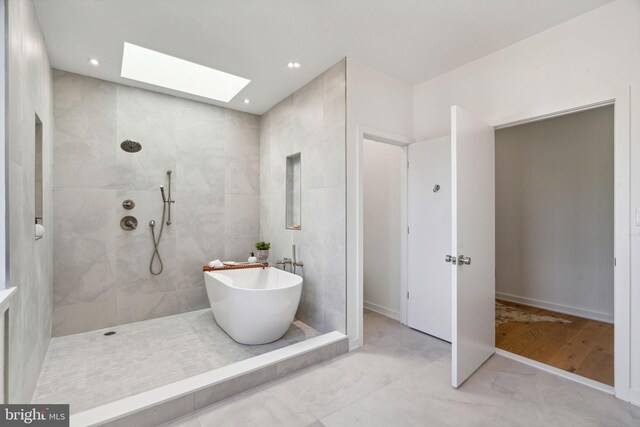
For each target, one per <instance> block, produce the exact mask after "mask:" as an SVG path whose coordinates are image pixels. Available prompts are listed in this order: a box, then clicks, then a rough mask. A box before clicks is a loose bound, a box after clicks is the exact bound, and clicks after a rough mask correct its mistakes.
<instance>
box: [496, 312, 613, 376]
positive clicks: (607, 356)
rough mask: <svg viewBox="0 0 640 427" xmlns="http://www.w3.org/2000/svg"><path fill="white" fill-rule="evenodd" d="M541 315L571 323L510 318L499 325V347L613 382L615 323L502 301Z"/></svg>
mask: <svg viewBox="0 0 640 427" xmlns="http://www.w3.org/2000/svg"><path fill="white" fill-rule="evenodd" d="M500 302H501V303H503V304H506V305H511V306H516V307H519V308H520V309H522V310H525V311H527V312H529V313H532V314H536V315H540V316H555V317H560V318H563V319H568V320H570V321H571V323H553V322H537V323H536V322H534V323H522V322H508V323H503V324H502V325H500V326H498V327H496V347H498V348H501V349H503V350H506V351H509V352H511V353H515V354H519V355H520V356H524V357H527V358H529V359H533V360H536V361H538V362H541V363H544V364H547V365H551V366H555V367H556V368H560V369H563V370H565V371H568V372H572V373H574V374H577V375H581V376H583V377H586V378H590V379H592V380H595V381H599V382H601V383H604V384H608V385H613V324H610V323H605V322H598V321H595V320H590V319H584V318H582V317H576V316H569V315H567V314H562V313H556V312H554V311H549V310H543V309H541V308H535V307H529V306H526V305H522V304H514V303H511V302H507V301H500Z"/></svg>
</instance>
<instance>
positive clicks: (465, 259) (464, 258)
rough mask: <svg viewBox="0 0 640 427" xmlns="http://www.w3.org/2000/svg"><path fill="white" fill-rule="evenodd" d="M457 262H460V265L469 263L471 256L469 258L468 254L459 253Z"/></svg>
mask: <svg viewBox="0 0 640 427" xmlns="http://www.w3.org/2000/svg"><path fill="white" fill-rule="evenodd" d="M458 264H460V265H470V264H471V258H469V257H468V256H464V255H460V256H459V257H458Z"/></svg>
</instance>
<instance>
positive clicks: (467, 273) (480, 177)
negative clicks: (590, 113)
mask: <svg viewBox="0 0 640 427" xmlns="http://www.w3.org/2000/svg"><path fill="white" fill-rule="evenodd" d="M451 200H452V205H451V208H452V224H451V225H452V236H451V237H452V245H451V247H452V253H451V254H448V255H446V257H445V261H446V262H450V263H451V264H452V266H451V267H452V269H453V274H452V282H453V295H452V306H453V311H452V337H451V338H452V339H451V348H452V375H451V382H452V385H453V386H454V387H458V386H460V385H461V384H462V383H463V382H464V381H465V380H466V379H467V378H469V377H470V376H471V375H472V374H473V373H474V372H475V371H476V369H478V368H479V367H480V366H481V365H482V364H483V363H484V362H485V361H486V360H487V359H488V358H489V357H490V356H491V355H492V354H493V353H494V350H495V141H494V131H493V127H492V126H490V125H488V124H486V123H485V122H483V121H482V120H480V119H478V118H477V117H475V116H474V115H472V114H470V113H469V112H467V111H465V110H463V109H462V108H460V107H458V106H453V107H451Z"/></svg>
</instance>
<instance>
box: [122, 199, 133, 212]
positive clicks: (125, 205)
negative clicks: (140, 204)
mask: <svg viewBox="0 0 640 427" xmlns="http://www.w3.org/2000/svg"><path fill="white" fill-rule="evenodd" d="M122 207H123V208H125V209H126V210H128V211H129V210H131V209H133V208H135V207H136V202H134V201H133V200H131V199H127V200H125V201H124V202H122Z"/></svg>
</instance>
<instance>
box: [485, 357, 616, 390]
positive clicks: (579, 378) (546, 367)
mask: <svg viewBox="0 0 640 427" xmlns="http://www.w3.org/2000/svg"><path fill="white" fill-rule="evenodd" d="M496 354H497V355H498V356H502V357H506V358H508V359H511V360H515V361H516V362H520V363H524V364H525V365H529V366H532V367H534V368H537V369H540V370H542V371H545V372H548V373H550V374H553V375H557V376H559V377H562V378H566V379H568V380H570V381H573V382H576V383H579V384H582V385H585V386H587V387H591V388H594V389H596V390H600V391H601V392H603V393H607V394H611V395H613V394H615V393H614V389H613V387H611V386H610V385H608V384H603V383H601V382H598V381H594V380H592V379H590V378H586V377H583V376H580V375H577V374H574V373H571V372H568V371H565V370H563V369H560V368H556V367H555V366H551V365H547V364H545V363H542V362H538V361H537V360H533V359H529V358H527V357H524V356H520V355H519V354H515V353H511V352H510V351H506V350H503V349H501V348H496Z"/></svg>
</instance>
